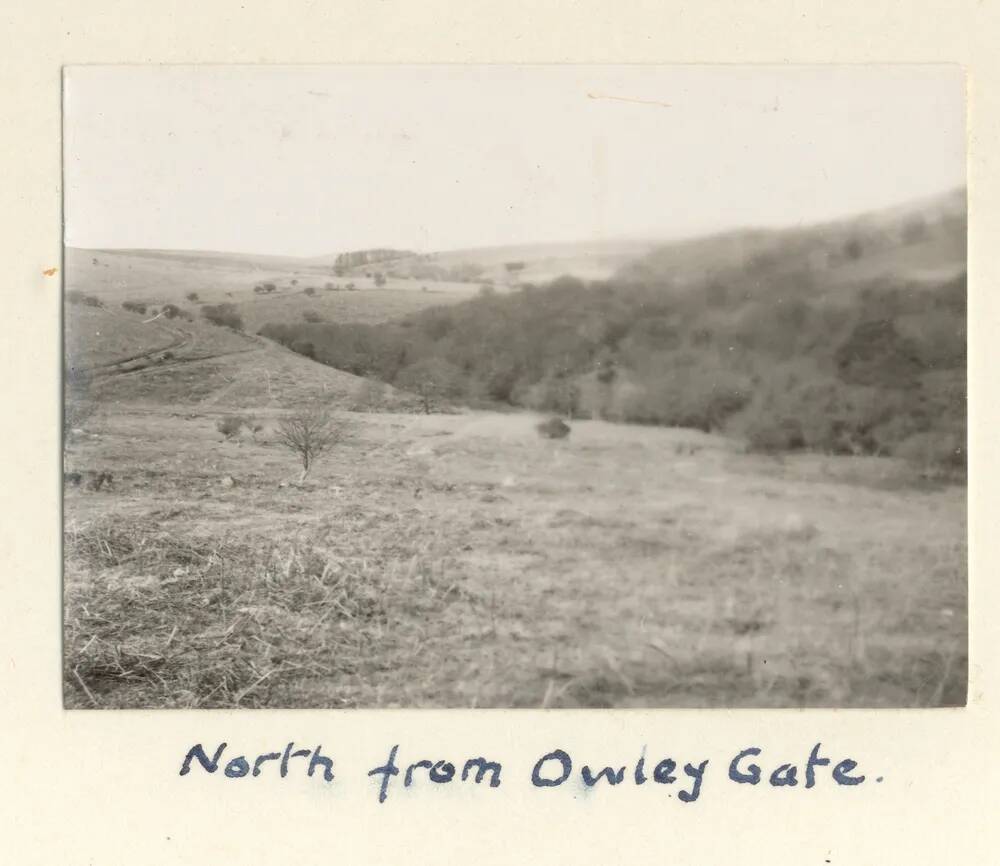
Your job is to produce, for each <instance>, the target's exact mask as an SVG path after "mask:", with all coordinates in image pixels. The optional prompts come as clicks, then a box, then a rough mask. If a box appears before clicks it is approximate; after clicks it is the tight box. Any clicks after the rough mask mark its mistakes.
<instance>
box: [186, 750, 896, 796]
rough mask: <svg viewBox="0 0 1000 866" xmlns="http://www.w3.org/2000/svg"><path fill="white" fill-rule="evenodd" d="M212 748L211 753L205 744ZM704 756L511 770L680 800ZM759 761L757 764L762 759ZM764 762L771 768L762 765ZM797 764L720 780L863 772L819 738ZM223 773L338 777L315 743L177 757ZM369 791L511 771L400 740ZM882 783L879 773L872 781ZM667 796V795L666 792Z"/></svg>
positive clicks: (489, 780)
mask: <svg viewBox="0 0 1000 866" xmlns="http://www.w3.org/2000/svg"><path fill="white" fill-rule="evenodd" d="M209 749H211V752H210V751H209ZM709 764H710V760H709V759H708V758H705V759H704V760H701V761H699V762H697V763H695V762H692V761H685V762H684V763H683V764H682V763H681V760H680V759H675V758H671V757H659V758H657V759H655V760H653V759H650V758H648V757H647V755H646V748H645V747H643V748H642V750H641V754H640V756H639V758H638V759H637V760H636V761H635V763H634V764H628V765H620V764H615V765H611V766H599V765H597V764H590V763H580V762H579V761H575V760H574V758H573V756H572V755H571V754H570V752H569V751H568V750H567V749H561V748H557V749H553V750H552V751H550V752H547V753H545V754H544V755H540V756H539V757H538V760H536V761H535V762H534V765H533V766H532V768H531V771H530V773H523V774H519V775H516V776H514V779H515V784H526V785H529V786H531V787H534V788H558V787H560V786H562V785H566V784H567V783H570V786H573V783H574V782H575V783H576V785H577V786H582V787H583V788H585V789H591V788H597V787H603V786H609V787H614V786H617V785H645V784H652V785H663V786H676V791H677V799H678V800H679V801H680V802H681V803H695V802H697V801H698V798H699V797H700V796H701V795H702V792H703V789H704V786H705V781H706V778H707V777H708V775H709ZM762 765H763V766H762ZM770 767H773V768H771V769H769V768H770ZM801 769H802V775H801V778H800V774H799V770H800V765H799V764H795V763H777V764H776V765H774V762H773V761H767V760H766V759H765V757H764V753H763V750H762V749H760V748H758V747H756V746H748V747H746V748H742V749H740V750H739V751H738V752H736V753H735V754H734V755H733V757H732V759H731V760H729V761H728V766H727V770H726V776H725V781H727V782H728V783H735V784H737V785H760V784H764V785H766V786H770V787H774V788H794V787H796V786H798V785H799V784H802V787H804V788H813V787H815V786H816V785H818V784H821V781H820V780H822V782H823V783H826V784H832V785H836V786H842V787H854V786H857V785H862V784H865V783H866V782H867V781H868V780H869V777H868V776H866V775H864V774H863V773H861V772H860V770H859V768H858V762H857V761H855V760H854V759H853V758H848V757H839V758H837V759H836V760H835V759H834V758H833V757H830V756H828V755H825V754H824V753H823V746H822V743H816V745H814V746H813V747H812V749H811V751H810V752H809V755H808V757H806V758H805V760H804V762H802V764H801ZM220 771H221V775H222V776H223V777H224V778H226V779H244V778H246V777H248V776H249V777H251V778H253V777H257V776H261V775H263V774H265V773H268V774H277V776H278V777H279V778H282V779H284V778H285V777H287V776H288V775H289V773H304V774H305V776H307V777H309V778H316V779H317V780H318V781H320V782H322V783H325V784H329V783H333V782H334V781H335V780H336V778H337V776H336V774H335V773H334V761H333V758H332V757H331V756H329V755H326V754H324V753H323V747H322V746H321V745H318V746H316V747H315V748H308V749H306V748H296V746H295V743H294V742H291V743H288V745H286V746H285V748H284V749H283V750H282V751H280V752H261V753H259V754H257V755H250V754H233V753H232V750H230V748H229V744H228V743H219V744H218V745H216V746H215V747H214V748H212V747H209V748H206V747H205V746H204V745H203V744H202V743H198V744H196V745H194V746H192V747H191V748H190V749H188V751H187V754H185V755H184V758H183V761H182V762H181V767H180V775H181V776H187V775H188V774H189V773H192V772H197V773H205V774H209V775H212V774H216V773H219V772H220ZM367 774H368V776H369V777H370V779H371V782H372V787H373V792H374V793H376V794H377V796H378V802H379V803H385V802H386V801H387V800H389V799H390V798H391V796H390V795H391V794H392V793H393V791H394V790H396V789H397V787H398V786H402V787H403V788H411V787H413V786H417V785H426V784H432V785H448V784H454V783H458V784H462V783H465V784H468V785H476V786H482V787H484V788H499V787H501V785H503V784H505V783H508V782H509V780H508V778H507V776H508V775H510V774H505V770H504V765H503V764H502V763H501V762H500V761H498V760H493V759H490V758H485V757H482V756H479V757H470V758H468V759H466V760H464V761H462V760H459V761H457V762H453V761H449V760H444V759H434V760H432V759H430V758H424V757H420V758H417V759H416V760H412V761H410V760H404V759H402V758H401V756H400V747H399V744H396V745H393V746H391V747H390V748H389V749H388V757H387V758H386V760H385V762H384V763H382V764H380V765H379V766H376V767H372V768H371V769H370V770H368V773H367ZM874 781H875V782H881V781H882V777H881V776H878V777H876V778H875V780H874ZM671 795H672V794H671Z"/></svg>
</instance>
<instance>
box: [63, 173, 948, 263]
mask: <svg viewBox="0 0 1000 866" xmlns="http://www.w3.org/2000/svg"><path fill="white" fill-rule="evenodd" d="M959 193H965V194H968V184H967V183H964V184H959V185H957V186H952V187H948V188H946V189H942V190H939V191H937V192H932V193H929V194H925V195H920V196H916V197H912V198H907V199H905V200H902V201H894V202H887V203H886V204H884V205H881V206H879V207H875V208H866V209H864V210H860V211H851V212H848V213H842V214H836V215H833V216H830V217H827V218H823V219H816V220H809V221H801V220H800V221H797V222H794V223H784V224H772V225H764V224H741V225H728V226H722V227H720V228H714V229H708V230H705V231H699V230H693V231H691V232H689V233H685V234H675V235H670V236H667V235H660V236H656V235H617V236H616V235H608V236H605V237H603V238H599V239H586V238H577V239H569V240H541V241H525V242H521V243H519V242H503V241H502V242H499V243H495V244H475V245H469V246H463V247H453V248H448V249H403V248H399V247H394V246H391V245H388V244H373V245H371V246H366V247H351V248H347V247H345V248H343V249H335V250H329V251H327V252H322V253H317V254H310V255H293V254H289V253H281V252H271V251H262V250H246V249H242V250H241V249H214V248H209V247H164V246H155V247H154V246H141V247H120V246H79V245H76V244H69V243H66V241H65V232H64V240H63V248H64V249H74V250H80V251H83V252H86V251H94V252H116V253H128V252H149V253H207V254H212V255H220V256H226V255H232V256H255V257H261V258H273V259H295V260H297V261H302V262H318V261H320V260H322V259H331V258H334V257H336V256H338V255H340V254H343V253H349V252H356V251H361V250H374V249H399V250H400V251H401V252H408V253H411V254H413V255H417V256H426V255H449V254H454V253H463V252H476V251H482V250H495V249H504V248H505V247H554V246H584V245H587V244H593V245H602V244H604V245H610V244H628V243H633V244H653V245H663V244H669V243H673V242H678V241H689V240H696V239H698V238H702V237H704V238H709V237H713V236H718V235H725V234H734V233H741V232H754V231H792V230H795V229H798V228H807V227H818V226H823V225H827V224H831V225H832V224H836V223H840V222H846V221H849V220H851V219H859V218H862V217H866V216H877V215H878V214H880V213H883V212H887V211H892V210H894V209H897V208H905V207H907V206H914V207H916V206H917V205H919V204H920V203H921V202H931V201H934V200H935V199H943V198H946V197H948V196H951V195H957V194H959Z"/></svg>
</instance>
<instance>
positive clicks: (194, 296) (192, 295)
mask: <svg viewBox="0 0 1000 866" xmlns="http://www.w3.org/2000/svg"><path fill="white" fill-rule="evenodd" d="M184 297H185V298H187V299H188V300H189V301H190V302H191V303H192V304H197V303H198V293H197V292H188V293H187V294H186V295H185V296H184Z"/></svg>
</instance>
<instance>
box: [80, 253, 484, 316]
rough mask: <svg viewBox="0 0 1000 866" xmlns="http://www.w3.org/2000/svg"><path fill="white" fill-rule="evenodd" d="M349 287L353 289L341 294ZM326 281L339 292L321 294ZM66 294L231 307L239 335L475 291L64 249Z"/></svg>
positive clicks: (232, 261) (293, 265)
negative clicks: (314, 315) (263, 287)
mask: <svg viewBox="0 0 1000 866" xmlns="http://www.w3.org/2000/svg"><path fill="white" fill-rule="evenodd" d="M94 260H96V261H97V264H96V265H95V264H94ZM293 280H295V284H294V285H293V284H292V281H293ZM264 282H271V283H274V284H275V285H276V287H277V289H276V292H275V293H274V294H271V295H260V294H257V293H255V292H254V286H256V285H258V284H259V283H264ZM348 283H352V284H353V285H354V287H355V291H346V290H344V288H345V287H346V286H347V284H348ZM329 284H333V285H338V286H340V287H341V291H331V290H328V289H327V288H326V286H327V285H329ZM307 288H313V289H315V294H314V295H312V296H310V295H307V294H305V289H307ZM424 288H426V291H423V289H424ZM66 289H67V291H72V290H77V291H81V292H84V293H85V294H87V295H91V296H93V297H95V298H97V299H98V300H99V301H101V302H102V303H103V304H104V305H105V306H106V307H108V308H109V309H113V310H116V311H119V312H120V311H121V304H122V302H124V301H137V302H140V303H145V304H150V305H162V304H167V303H170V304H176V305H177V306H179V307H181V308H183V309H185V310H187V311H188V312H190V313H192V314H193V315H194V316H195V318H198V317H199V315H200V314H199V307H200V306H201V305H202V304H220V303H230V304H235V305H236V307H237V309H238V311H239V313H240V315H241V316H242V317H243V320H244V322H245V324H246V330H247V331H248V332H250V333H256V332H257V330H259V329H260V327H261V325H263V324H265V323H267V322H275V321H281V322H291V321H302V314H303V313H304V312H306V311H307V310H314V311H316V312H318V313H319V314H320V315H321V316H323V317H324V318H327V319H329V320H330V321H350V322H379V321H385V320H386V319H392V318H396V317H399V316H404V315H406V314H408V313H413V312H416V311H418V310H421V309H424V308H425V307H428V306H437V305H439V304H446V303H453V302H455V301H460V300H463V299H465V298H468V297H470V296H471V295H473V294H475V292H477V291H478V290H479V283H454V282H442V281H436V282H435V281H418V280H411V279H389V280H387V281H386V284H385V286H383V287H381V288H380V287H376V286H375V283H374V280H373V279H371V278H368V277H365V276H363V275H362V276H355V275H351V276H346V277H336V276H335V275H334V274H333V272H332V269H331V268H330V267H329V266H326V265H316V264H312V263H311V262H310V260H308V259H290V258H276V257H270V256H267V257H265V256H257V257H255V256H244V257H241V256H235V257H226V256H223V255H222V254H219V253H201V252H192V253H171V252H158V251H142V250H77V249H67V250H66ZM191 292H195V293H197V295H198V300H197V301H196V302H192V301H190V300H188V298H187V295H188V294H189V293H191Z"/></svg>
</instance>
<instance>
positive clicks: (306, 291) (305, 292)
mask: <svg viewBox="0 0 1000 866" xmlns="http://www.w3.org/2000/svg"><path fill="white" fill-rule="evenodd" d="M302 294H303V295H309V297H310V298H311V297H312V296H313V295H315V294H316V289H315V287H313V286H306V287H305V288H304V289H303V290H302Z"/></svg>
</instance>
